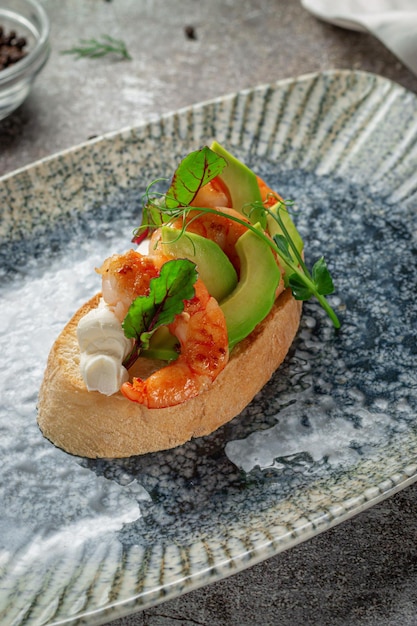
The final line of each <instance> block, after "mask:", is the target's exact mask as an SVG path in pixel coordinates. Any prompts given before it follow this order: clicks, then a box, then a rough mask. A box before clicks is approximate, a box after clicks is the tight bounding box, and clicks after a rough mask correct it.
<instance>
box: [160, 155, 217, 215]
mask: <svg viewBox="0 0 417 626" xmlns="http://www.w3.org/2000/svg"><path fill="white" fill-rule="evenodd" d="M226 165H227V164H226V161H225V160H224V159H223V157H221V156H219V155H218V154H216V153H215V152H213V150H210V148H208V147H207V146H204V148H201V150H196V151H195V152H191V153H190V154H189V155H188V156H186V157H185V158H184V159H183V160H182V161H181V163H180V164H179V166H178V168H177V170H176V171H175V174H174V176H173V179H172V182H171V185H170V187H169V189H168V191H167V194H166V206H167V208H168V209H175V208H177V207H180V206H187V205H189V204H190V203H191V202H192V201H193V200H194V198H195V196H196V195H197V192H198V191H199V189H200V188H201V187H203V185H206V184H207V183H208V182H210V181H211V180H213V178H215V177H216V176H218V175H219V174H220V173H221V172H222V171H223V169H224V168H225V167H226Z"/></svg>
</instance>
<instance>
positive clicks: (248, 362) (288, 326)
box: [38, 289, 301, 458]
mask: <svg viewBox="0 0 417 626" xmlns="http://www.w3.org/2000/svg"><path fill="white" fill-rule="evenodd" d="M99 299H100V294H97V295H96V296H94V297H93V298H92V299H91V300H89V301H88V302H86V303H85V304H84V305H83V306H82V307H81V308H80V309H79V310H78V311H77V312H76V313H75V315H74V316H73V317H72V319H71V320H70V321H69V322H68V324H67V325H66V326H65V328H64V329H63V330H62V332H61V334H60V335H59V337H58V338H57V340H56V341H55V343H54V345H53V346H52V349H51V351H50V354H49V357H48V362H47V365H46V370H45V375H44V379H43V382H42V386H41V389H40V394H39V402H38V424H39V427H40V429H41V431H42V433H43V435H44V436H45V437H46V438H47V439H49V440H50V441H51V442H52V443H54V444H55V445H56V446H58V447H59V448H62V449H63V450H65V451H66V452H69V453H71V454H74V455H77V456H83V457H89V458H122V457H129V456H135V455H139V454H146V453H148V452H155V451H158V450H166V449H169V448H174V447H176V446H179V445H181V444H184V443H185V442H187V441H189V440H190V439H191V438H193V437H201V436H204V435H208V434H210V433H212V432H213V431H215V430H217V429H218V428H219V427H220V426H222V425H223V424H225V423H226V422H229V421H230V420H231V419H233V418H234V417H235V416H236V415H238V414H239V413H240V412H241V411H242V410H243V409H244V408H245V406H247V405H248V404H249V403H250V402H251V400H252V399H253V397H254V396H255V395H256V394H257V393H258V392H259V391H260V390H261V389H262V387H263V386H264V385H265V383H266V382H267V381H268V380H269V379H270V377H271V376H272V374H273V373H274V371H275V370H276V369H277V368H278V367H279V365H280V364H281V363H282V361H283V360H284V358H285V356H286V354H287V352H288V350H289V348H290V346H291V343H292V341H293V339H294V337H295V334H296V332H297V329H298V326H299V322H300V315H301V303H300V302H299V301H296V300H295V299H294V298H293V296H292V294H291V292H290V290H289V289H286V290H285V291H284V292H283V293H282V294H281V295H280V296H279V297H278V298H277V301H276V303H275V305H274V307H273V309H272V311H271V312H270V313H269V315H268V316H267V317H266V318H265V320H264V321H263V322H262V323H261V324H259V325H258V326H257V327H256V329H255V330H254V331H253V332H252V333H251V334H250V335H249V336H248V337H247V338H246V339H244V340H243V341H242V342H240V343H239V344H238V345H237V346H235V348H234V349H233V351H232V353H231V355H230V360H229V362H228V364H227V366H226V367H225V369H224V370H223V371H222V372H221V373H220V374H219V376H218V377H217V378H216V380H215V381H214V383H213V384H212V385H211V386H210V389H208V390H207V391H205V392H203V393H201V394H200V395H199V396H197V397H195V398H192V399H190V400H187V401H186V402H183V403H182V404H179V405H176V406H172V407H167V408H163V409H148V408H147V407H145V406H142V405H139V404H137V403H134V402H131V401H130V400H127V399H126V398H125V397H124V396H123V395H122V394H121V393H120V392H118V393H116V394H114V395H113V396H109V397H108V396H104V395H102V394H100V393H99V392H97V391H91V392H89V391H87V389H86V387H85V384H84V382H83V380H82V377H81V374H80V371H79V361H80V353H79V348H78V341H77V335H76V329H77V324H78V321H79V320H80V318H81V317H83V316H84V315H85V314H86V313H87V312H88V311H89V310H91V309H92V308H95V307H96V306H97V305H98V302H99Z"/></svg>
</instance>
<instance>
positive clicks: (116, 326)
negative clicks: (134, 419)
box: [77, 299, 133, 396]
mask: <svg viewBox="0 0 417 626" xmlns="http://www.w3.org/2000/svg"><path fill="white" fill-rule="evenodd" d="M77 339H78V345H79V347H80V352H81V358H80V369H81V376H82V377H83V380H84V382H85V385H86V387H87V389H88V390H89V391H99V392H100V393H102V394H104V395H106V396H111V395H112V394H114V393H116V392H117V391H119V389H120V387H121V385H122V384H123V383H124V382H126V381H127V380H128V378H129V376H128V372H127V370H126V368H125V367H123V365H122V363H123V359H124V358H125V357H126V356H127V355H128V354H129V352H130V351H131V349H132V347H133V340H132V339H128V338H127V337H126V336H125V334H124V332H123V328H122V325H121V323H120V321H119V319H118V318H117V317H116V315H115V313H114V312H113V310H112V309H111V307H109V306H108V305H107V304H106V303H105V302H104V300H103V299H102V300H100V303H99V305H98V307H97V308H96V309H93V310H91V311H89V312H88V313H87V314H86V315H85V316H84V317H82V318H81V319H80V321H79V322H78V326H77Z"/></svg>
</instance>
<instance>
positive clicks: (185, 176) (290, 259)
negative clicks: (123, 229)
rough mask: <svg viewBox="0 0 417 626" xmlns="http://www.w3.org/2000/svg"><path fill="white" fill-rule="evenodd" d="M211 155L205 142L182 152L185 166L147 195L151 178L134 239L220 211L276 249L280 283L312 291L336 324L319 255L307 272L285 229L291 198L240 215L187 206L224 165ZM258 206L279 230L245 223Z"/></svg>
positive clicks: (300, 295)
mask: <svg viewBox="0 0 417 626" xmlns="http://www.w3.org/2000/svg"><path fill="white" fill-rule="evenodd" d="M207 151H208V152H207ZM196 154H197V156H198V158H197V159H195V157H194V160H193V155H196ZM213 154H215V153H213V152H212V151H211V150H210V149H209V148H207V147H205V148H203V149H202V150H201V151H197V152H196V153H191V154H190V155H188V157H186V167H184V162H183V164H182V167H181V166H180V167H179V168H178V170H177V171H176V173H175V175H174V178H173V182H172V183H171V186H170V188H169V189H168V192H167V193H166V194H156V195H154V196H152V195H151V190H152V187H153V185H154V184H155V183H156V182H160V180H161V179H158V181H154V183H151V184H150V185H149V186H148V188H147V190H146V193H145V196H144V207H143V213H142V223H141V225H140V226H139V228H138V229H137V230H136V231H135V235H134V238H133V241H134V242H136V243H139V242H140V241H142V240H143V239H144V238H145V237H147V236H148V235H149V234H150V232H151V231H152V230H153V229H155V228H159V227H160V226H161V225H163V224H169V223H172V222H174V221H175V220H177V219H178V218H184V219H183V221H182V223H183V226H182V230H183V232H184V231H185V230H186V229H187V226H188V224H189V223H190V222H192V220H193V219H197V217H198V215H199V214H202V213H214V214H216V215H218V214H220V215H222V214H223V215H224V216H225V217H227V218H228V219H230V220H232V221H235V222H237V223H239V224H242V225H244V226H245V227H246V228H247V229H249V230H251V231H252V232H253V233H255V234H256V235H257V236H258V237H260V238H261V239H263V240H264V241H265V243H266V244H267V245H268V246H269V247H270V248H271V249H272V250H273V251H274V252H275V254H276V255H277V256H278V258H279V259H280V261H281V263H282V265H283V266H284V267H285V277H284V281H285V286H286V287H289V288H290V289H291V291H292V294H293V296H294V298H295V299H296V300H309V299H310V298H311V297H313V296H314V297H315V298H316V299H317V300H318V302H319V303H320V305H321V306H322V308H323V309H324V311H325V312H326V313H327V315H328V316H329V318H330V320H331V321H332V323H333V326H334V327H335V328H340V321H339V319H338V317H337V315H336V313H335V311H334V310H333V308H332V307H331V306H330V304H329V302H328V300H327V299H326V296H328V295H330V294H331V293H333V291H334V285H333V280H332V277H331V274H330V271H329V269H328V268H327V265H326V262H325V260H324V257H321V258H320V259H318V261H316V262H315V263H314V265H313V267H312V270H311V272H310V271H309V269H308V267H307V265H306V263H305V261H304V258H303V255H302V254H301V253H300V251H299V247H297V244H296V242H295V241H294V237H293V236H292V234H290V232H289V230H288V228H287V226H286V223H285V220H284V219H283V217H282V215H283V212H284V211H285V213H288V211H287V206H288V205H290V204H291V202H287V201H283V200H281V199H279V198H278V196H275V195H274V199H275V200H276V203H275V204H273V205H272V206H265V205H264V204H262V203H258V202H257V203H253V204H249V205H247V206H246V207H244V208H243V213H244V214H242V219H240V218H239V217H237V216H235V215H231V214H229V213H226V212H225V213H222V211H221V208H216V209H213V208H209V207H193V206H190V203H191V202H192V200H193V199H194V197H195V195H196V194H197V191H198V190H199V189H200V188H201V186H202V185H203V184H206V183H207V182H208V181H209V180H212V179H213V178H214V177H215V176H217V175H218V174H219V173H220V172H221V170H222V169H223V167H224V166H225V165H226V163H225V162H224V159H222V157H218V159H221V161H220V160H218V161H216V159H215V158H214V157H213V156H212V155H213ZM184 161H185V160H184ZM190 181H191V183H190ZM203 181H204V182H203ZM269 200H270V198H268V199H267V202H266V204H270V202H269ZM260 209H262V210H263V211H264V213H265V216H266V217H270V218H271V219H272V220H274V221H275V223H276V224H277V225H278V229H277V230H278V233H276V234H273V235H272V236H269V234H267V233H266V232H265V231H264V230H262V229H258V228H257V227H256V224H252V223H250V222H249V223H248V221H247V220H246V219H245V216H246V215H247V216H250V215H251V213H252V212H254V211H256V212H257V213H258V212H259V210H260ZM190 212H193V215H192V216H191V217H190V218H188V220H187V221H186V219H185V218H186V217H187V216H188V215H189V214H190ZM194 213H195V215H194ZM297 236H298V233H297Z"/></svg>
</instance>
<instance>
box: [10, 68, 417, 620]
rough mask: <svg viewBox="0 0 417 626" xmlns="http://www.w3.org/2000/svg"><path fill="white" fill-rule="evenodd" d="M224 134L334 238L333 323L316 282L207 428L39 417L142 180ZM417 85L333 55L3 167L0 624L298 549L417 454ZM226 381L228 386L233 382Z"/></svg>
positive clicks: (138, 593) (320, 232)
mask: <svg viewBox="0 0 417 626" xmlns="http://www.w3.org/2000/svg"><path fill="white" fill-rule="evenodd" d="M214 137H215V138H217V139H218V140H219V141H220V142H222V143H224V144H225V145H226V146H227V147H228V148H230V149H231V150H232V151H234V152H235V153H236V154H237V155H238V156H239V157H241V158H242V159H243V160H245V161H246V162H247V163H248V164H249V165H250V166H252V167H253V168H254V169H256V170H257V171H258V172H259V173H260V174H261V175H262V176H263V177H264V178H265V179H266V180H267V182H268V183H269V184H270V185H271V186H272V187H274V188H276V189H277V190H278V191H279V192H280V193H281V194H282V195H283V196H284V197H285V198H289V199H293V200H294V201H295V202H296V214H295V219H296V222H297V224H298V226H299V229H300V231H301V232H302V234H303V236H304V238H305V241H306V245H307V257H308V261H314V260H316V258H318V256H320V255H321V254H322V253H324V254H325V256H326V259H327V260H328V263H329V266H330V268H331V270H332V273H333V276H334V279H335V282H336V285H337V293H336V294H335V295H334V297H333V299H332V303H333V305H334V306H335V307H336V308H337V310H338V312H339V314H340V317H341V319H342V322H343V326H342V329H341V331H340V332H339V333H335V332H334V330H333V329H332V327H331V325H330V323H329V322H328V320H327V319H326V317H325V316H324V314H323V313H322V311H321V310H320V308H319V307H318V306H316V305H315V304H314V303H309V304H307V305H306V306H305V308H304V314H303V319H302V324H301V328H300V332H299V334H298V336H297V339H296V341H295V343H294V345H293V347H292V349H291V351H290V353H289V355H288V358H287V359H286V361H285V363H284V364H283V366H282V367H281V369H280V370H279V372H277V373H276V375H275V376H274V377H273V379H272V380H271V381H270V383H269V384H268V385H266V387H265V388H264V390H263V391H262V393H260V394H259V395H258V396H257V397H256V399H255V400H254V402H253V403H252V404H251V405H250V406H249V407H247V409H246V410H245V411H244V412H243V413H242V414H241V415H240V416H239V417H237V418H236V419H235V420H233V421H232V422H231V423H230V424H228V425H227V426H225V427H224V428H222V429H220V430H219V431H217V432H216V433H214V434H213V435H211V436H210V437H207V438H204V439H199V440H195V441H193V442H190V443H188V444H187V445H184V446H182V447H180V448H177V449H175V450H172V451H168V452H161V453H158V454H150V455H146V456H143V457H135V458H131V459H126V460H121V461H120V460H119V461H113V460H100V461H91V460H88V461H87V460H85V459H79V458H76V457H72V456H69V455H67V454H65V453H64V452H62V451H60V450H58V449H56V448H54V446H52V445H51V444H50V443H49V442H47V441H46V440H45V439H43V437H42V436H41V434H40V432H39V430H38V428H37V425H36V398H37V392H38V389H39V385H40V382H41V379H42V373H43V368H44V364H45V361H46V357H47V353H48V351H49V348H50V346H51V344H52V341H53V339H54V338H55V336H56V335H57V334H58V332H59V330H60V329H61V328H62V326H63V324H64V323H65V322H66V320H67V319H68V317H69V316H70V314H71V313H72V312H73V311H74V310H75V309H76V308H78V306H79V305H80V304H81V303H82V302H83V301H84V300H85V299H87V297H88V296H89V295H90V294H91V293H93V292H95V291H96V290H97V288H98V286H99V283H98V277H97V275H96V274H95V272H94V267H95V266H97V265H98V264H100V262H101V261H102V259H103V258H104V257H105V256H108V255H109V254H110V253H113V252H117V251H120V252H121V251H123V250H125V249H127V248H128V247H129V246H130V236H131V232H132V229H133V228H134V226H135V225H137V223H138V221H139V216H140V210H141V198H142V194H143V192H144V190H145V188H146V185H147V184H148V183H149V182H150V181H152V180H153V179H155V178H157V177H159V176H170V175H171V174H172V171H173V168H174V167H175V165H176V163H177V162H178V160H179V158H181V157H182V156H183V155H184V154H185V153H187V152H188V151H190V150H191V149H194V148H196V147H198V146H200V145H201V144H203V143H206V142H209V141H210V140H211V139H212V138H214ZM416 166H417V101H416V97H415V96H414V95H413V94H411V93H409V92H407V91H405V90H403V89H402V88H400V87H398V86H397V85H395V84H393V83H391V82H389V81H387V80H384V79H380V78H378V77H375V76H373V75H369V74H363V73H351V72H332V73H326V74H320V75H314V76H306V77H301V78H298V79H293V80H288V81H284V82H280V83H278V84H276V85H270V86H263V87H259V88H256V89H254V90H249V91H245V92H242V93H239V94H237V95H231V96H228V97H224V98H221V99H218V100H216V101H213V102H209V103H205V104H202V105H197V106H193V107H191V108H189V109H186V110H183V111H180V112H178V113H175V114H172V115H167V116H165V117H163V118H161V119H159V120H158V121H155V122H152V123H150V124H147V125H144V126H141V127H139V128H134V129H128V130H125V131H123V132H121V133H117V134H114V135H111V136H107V137H103V138H100V139H98V140H96V141H94V142H90V143H88V144H85V145H83V146H80V147H78V148H76V149H73V150H71V151H68V152H66V153H62V154H60V155H57V156H54V157H53V158H50V159H47V160H45V161H42V162H39V163H37V164H34V165H33V166H31V167H29V168H26V169H24V170H20V171H18V172H16V173H14V174H13V175H11V176H8V177H6V178H3V179H2V180H1V181H0V207H1V211H2V217H1V223H0V237H1V247H0V255H1V259H0V274H1V287H0V290H1V293H0V351H1V354H2V357H3V358H2V360H1V365H0V369H1V376H0V380H1V382H0V389H1V392H0V398H1V400H0V430H1V437H0V454H1V459H2V479H1V485H0V501H1V503H2V506H1V519H0V544H1V545H0V550H1V551H0V564H1V568H2V574H1V585H0V607H1V608H0V623H1V624H7V625H8V626H10V625H14V626H18V625H23V624H24V625H41V624H63V623H65V624H100V623H103V622H105V621H109V620H110V619H113V618H116V617H118V616H121V615H124V614H127V613H129V612H133V611H134V610H138V609H139V608H141V607H144V606H149V605H152V604H155V603H157V602H160V601H162V600H165V599H168V598H171V597H174V596H177V595H179V594H181V593H184V592H186V591H189V590H191V589H192V588H195V587H197V586H200V585H204V584H207V583H209V582H212V581H214V580H218V579H220V578H222V577H224V576H226V575H229V574H231V573H233V572H236V571H238V570H239V569H242V568H244V567H248V566H250V565H252V564H254V563H255V562H257V561H260V560H262V559H265V558H267V557H269V556H271V555H273V554H276V553H277V552H279V551H281V550H284V549H288V548H290V547H291V546H294V545H295V544H296V543H298V542H300V541H303V540H305V539H307V538H308V537H311V536H313V535H315V534H317V533H319V532H321V531H323V530H325V529H327V528H329V527H331V526H332V525H334V524H336V523H339V522H341V521H343V520H345V519H347V518H348V517H350V516H352V515H354V514H356V513H357V512H359V511H361V510H362V509H364V508H366V507H368V506H371V505H372V504H374V503H376V502H378V501H380V500H381V499H383V498H385V497H387V496H389V495H390V494H392V493H394V492H395V491H396V490H398V489H401V488H403V487H405V486H406V485H408V484H410V483H411V482H413V481H414V480H415V479H416V475H417V474H416V472H417V454H416V451H417V435H416V425H417V421H416V404H417V384H416V365H417V344H416V335H417V329H416V324H415V319H416V312H417V304H416V298H415V293H416V289H417V285H416V276H415V270H414V268H415V260H416V254H417V236H416V234H417V211H416V209H417V167H416ZM226 401H227V399H226V398H225V402H226Z"/></svg>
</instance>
